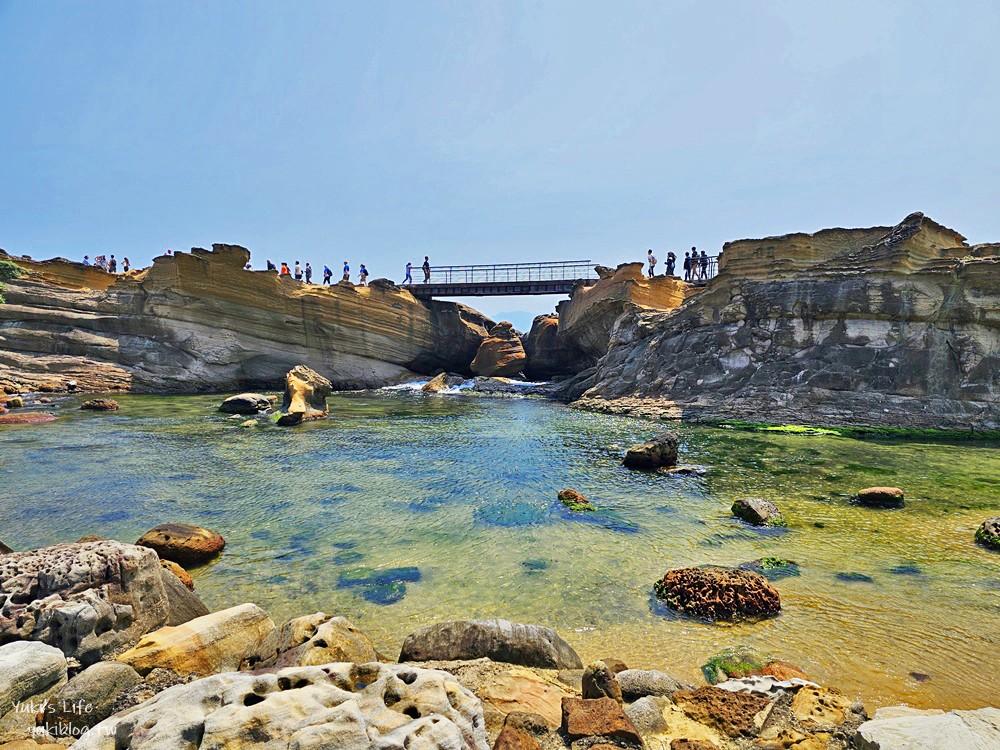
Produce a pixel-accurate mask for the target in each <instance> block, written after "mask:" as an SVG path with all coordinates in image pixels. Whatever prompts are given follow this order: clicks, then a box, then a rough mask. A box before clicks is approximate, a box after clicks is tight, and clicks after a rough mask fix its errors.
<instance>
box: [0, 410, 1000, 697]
mask: <svg viewBox="0 0 1000 750" xmlns="http://www.w3.org/2000/svg"><path fill="white" fill-rule="evenodd" d="M118 400H119V401H120V402H121V404H122V408H121V411H119V412H117V413H110V414H103V413H99V414H95V413H85V412H79V411H77V410H76V408H75V407H76V406H77V405H78V403H79V400H74V399H69V400H66V401H64V402H63V403H61V404H57V409H58V411H59V413H60V420H59V421H57V422H54V423H51V424H46V425H38V426H33V427H21V428H5V429H2V431H0V499H2V501H3V502H2V503H0V538H3V539H4V541H6V542H7V543H8V544H10V545H12V546H14V547H15V548H16V549H29V548H33V547H38V546H43V545H47V544H53V543H56V542H61V541H74V540H76V539H77V538H78V537H79V536H81V535H83V534H86V533H97V534H101V535H106V536H109V537H114V538H117V539H121V540H124V541H133V540H134V539H136V538H137V537H138V536H139V535H140V534H141V533H142V532H143V531H145V530H146V529H148V528H150V527H152V526H154V525H156V524H158V523H162V522H166V521H189V522H193V523H197V524H200V525H204V526H208V527H211V528H214V529H217V530H219V531H220V532H221V533H222V534H223V535H224V536H225V537H226V539H227V541H228V546H227V547H226V551H225V553H224V554H223V555H222V557H221V558H220V559H219V560H218V561H217V562H216V563H215V564H213V565H210V566H208V567H204V568H201V569H196V570H194V571H193V573H194V576H195V579H196V583H197V589H198V591H199V592H200V593H201V595H202V596H203V598H204V599H205V600H206V601H207V603H208V604H209V606H210V607H212V608H222V607H225V606H228V605H232V604H237V603H240V602H244V601H254V602H257V603H259V604H260V605H262V606H264V607H265V608H267V609H268V610H269V611H270V612H271V613H272V616H273V617H274V618H275V619H276V620H279V621H280V620H282V619H284V618H288V617H292V616H295V615H300V614H305V613H309V612H314V611H317V610H323V611H326V612H331V613H337V614H343V615H346V616H347V617H349V618H350V619H351V620H352V621H354V623H355V624H356V625H358V626H359V627H361V628H362V629H363V630H365V631H366V632H367V633H368V634H369V635H371V637H372V638H373V639H374V640H375V642H376V644H377V645H378V646H379V648H380V650H382V651H383V652H384V653H386V654H387V655H389V656H395V655H396V653H398V648H399V645H400V643H401V641H402V639H403V637H404V636H405V635H406V634H407V633H409V632H411V631H412V630H415V629H416V628H418V627H420V626H422V625H426V624H429V623H431V622H434V621H438V620H444V619H453V618H470V617H506V618H509V619H513V620H520V621H526V622H536V623H541V624H545V625H549V626H552V627H554V628H556V629H557V630H558V631H559V632H560V633H561V634H562V635H563V636H564V637H565V638H566V639H567V640H568V641H569V642H570V643H571V644H572V645H573V646H575V647H576V648H577V650H578V651H580V653H581V655H582V656H583V658H584V660H585V661H587V660H589V659H593V658H599V657H604V656H616V657H619V658H622V659H624V660H625V661H626V662H628V663H629V664H630V665H632V666H637V667H644V668H662V669H666V670H668V671H670V672H672V673H674V674H676V675H677V676H679V677H682V678H687V679H689V680H696V679H698V678H699V675H698V666H699V665H700V664H702V663H703V662H704V661H705V660H706V659H707V658H708V657H709V656H711V655H712V654H713V653H715V652H716V651H718V650H720V649H722V648H724V647H726V646H730V645H737V644H750V645H753V646H756V647H758V648H760V649H763V650H766V651H768V652H770V653H772V654H774V655H775V656H776V657H780V658H782V659H785V660H787V661H791V662H794V663H796V664H799V665H801V666H802V667H803V668H804V669H805V670H806V671H807V672H808V673H809V674H810V675H811V676H812V677H813V678H814V679H816V680H818V681H819V682H822V683H826V684H831V685H835V686H838V687H840V688H841V689H843V690H845V691H846V692H848V693H849V694H852V695H857V696H859V697H861V698H863V699H864V700H865V701H866V703H867V704H868V705H869V706H876V705H884V704H889V703H897V702H901V701H902V702H907V703H910V704H912V705H916V706H940V707H944V708H953V707H959V708H969V707H978V706H982V705H985V704H993V705H997V704H998V703H1000V680H997V678H996V675H997V674H998V673H1000V647H998V645H1000V644H998V641H1000V555H998V554H995V553H990V552H988V551H986V550H984V549H982V548H980V547H978V546H976V545H975V544H974V542H973V534H974V531H975V529H976V527H977V526H978V525H979V523H980V522H981V521H982V520H983V519H984V518H985V517H987V516H990V515H997V514H1000V449H998V447H997V446H996V445H987V444H973V443H950V444H949V443H919V442H907V441H904V440H893V441H882V442H872V441H860V440H855V439H850V438H842V437H833V436H816V437H810V436H801V435H783V434H768V433H750V432H739V431H733V430H724V429H713V428H703V427H692V426H685V425H678V426H675V427H672V428H671V429H675V430H676V431H677V432H678V433H679V434H680V435H681V437H682V443H681V452H682V461H683V462H684V463H693V464H701V465H704V466H706V467H708V468H709V474H708V475H707V476H705V477H701V478H679V477H667V476H658V475H648V474H642V473H635V472H630V471H628V470H626V469H624V468H622V467H621V465H620V456H621V453H622V451H623V449H624V448H625V447H626V446H627V445H629V444H631V443H633V442H636V441H640V440H644V439H646V438H648V437H649V436H650V435H651V434H653V433H655V432H656V431H658V430H659V429H662V426H660V425H656V424H652V423H649V422H643V421H639V420H632V419H626V418H621V417H610V416H604V415H595V414H587V413H581V412H578V411H573V410H569V409H565V408H562V407H560V406H557V405H553V404H549V403H544V402H540V401H534V400H498V399H482V398H474V397H471V396H432V397H428V396H421V395H414V394H400V393H397V394H385V393H360V394H344V395H337V396H335V397H333V398H331V399H330V411H331V418H330V419H329V420H327V421H324V422H317V423H312V424H307V425H303V426H301V427H298V428H294V429H281V428H271V427H268V428H258V429H246V428H240V427H238V426H237V425H238V424H239V421H240V420H228V419H226V418H225V417H224V416H223V415H220V414H218V413H217V412H216V411H215V408H216V406H217V405H218V403H219V402H220V401H221V397H218V396H211V397H208V396H205V397H152V396H124V397H119V398H118ZM878 484H890V485H896V486H899V487H902V488H903V489H904V490H905V491H906V495H907V505H906V508H905V509H903V510H898V511H877V510H868V509H863V508H857V507H854V506H852V505H850V504H849V501H848V496H849V494H850V493H851V492H853V491H855V490H856V489H858V488H861V487H866V486H870V485H878ZM565 487H574V488H575V489H577V490H579V491H580V492H582V493H583V494H584V495H586V496H587V497H588V498H590V500H591V501H592V502H593V503H594V504H595V505H597V506H598V508H599V509H600V510H599V512H597V513H587V514H574V513H572V512H571V511H568V510H566V509H565V508H563V507H562V506H561V504H560V503H559V502H558V500H557V499H556V493H557V492H558V490H560V489H563V488H565ZM746 495H760V496H765V497H769V498H771V499H774V500H776V501H777V502H778V503H779V505H780V506H781V508H782V510H783V511H784V513H785V516H786V517H787V519H788V522H789V529H788V530H787V531H774V532H767V533H760V532H758V531H755V530H753V529H750V528H748V527H746V526H743V525H741V524H740V523H738V522H736V521H734V520H733V519H732V518H731V515H730V512H729V507H730V505H731V503H732V501H733V499H734V498H736V497H739V496H746ZM761 556H781V557H785V558H788V559H791V560H794V561H796V562H798V563H799V565H800V567H801V575H799V576H797V577H790V578H785V579H783V580H780V581H777V582H776V586H777V587H778V589H779V590H780V592H781V596H782V602H783V605H784V611H783V613H782V615H781V616H780V617H778V618H776V619H773V620H769V621H765V622H761V623H757V624H753V625H738V626H717V625H716V626H713V625H708V624H704V623H700V622H695V621H691V620H686V619H681V618H677V617H674V616H672V615H670V614H669V613H668V612H665V611H664V610H662V609H661V608H660V607H659V606H658V605H657V604H656V602H655V600H653V599H652V598H651V591H652V584H653V582H654V581H655V580H656V579H657V578H658V577H660V576H661V575H662V574H663V572H664V571H666V570H667V569H669V568H673V567H678V566H684V565H700V564H708V563H710V564H719V565H735V564H738V563H740V562H744V561H747V560H752V559H754V558H757V557H761ZM392 568H408V570H403V571H398V572H397V573H395V574H394V573H386V572H385V571H387V570H388V569H392ZM412 568H416V569H417V570H416V571H414V570H412ZM372 571H375V573H373V572H372ZM844 573H854V574H863V576H867V577H869V578H870V579H871V580H870V581H867V580H857V578H858V576H847V578H854V579H855V580H844V577H843V576H841V577H839V578H838V574H844ZM418 576H419V580H417V581H414V580H413V579H414V578H416V577H418ZM358 578H361V579H365V580H368V581H373V580H378V581H381V584H382V585H370V586H347V585H338V583H341V582H347V583H349V582H352V581H353V580H354V579H358ZM400 596H401V597H402V598H399V597H400ZM393 599H396V601H394V602H393V603H390V604H386V603H384V602H386V601H392V600H393ZM911 673H918V674H919V675H921V676H922V675H927V676H929V678H930V679H923V677H920V678H918V677H914V676H912V675H911Z"/></svg>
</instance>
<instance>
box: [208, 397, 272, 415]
mask: <svg viewBox="0 0 1000 750" xmlns="http://www.w3.org/2000/svg"><path fill="white" fill-rule="evenodd" d="M270 408H271V400H270V399H269V398H268V397H267V396H262V395H261V394H259V393H239V394H237V395H235V396H230V397H229V398H227V399H226V400H225V401H223V402H222V404H220V405H219V411H221V412H222V413H223V414H260V413H261V412H265V411H268V410H269V409H270Z"/></svg>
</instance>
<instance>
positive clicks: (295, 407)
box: [278, 365, 333, 424]
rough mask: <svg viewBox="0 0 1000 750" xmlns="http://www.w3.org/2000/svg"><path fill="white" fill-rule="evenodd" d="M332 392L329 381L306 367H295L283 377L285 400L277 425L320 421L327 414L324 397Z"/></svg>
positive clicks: (331, 385)
mask: <svg viewBox="0 0 1000 750" xmlns="http://www.w3.org/2000/svg"><path fill="white" fill-rule="evenodd" d="M332 392H333V384H332V383H330V381H329V380H327V379H326V378H324V377H323V376H322V375H320V374H319V373H317V372H315V371H313V370H310V369H309V368H308V367H305V366H303V365H296V366H295V367H293V368H292V369H291V370H289V371H288V374H287V375H285V398H284V401H283V402H282V404H281V412H282V416H281V417H280V418H279V419H278V424H297V423H299V422H304V421H305V422H308V421H309V420H312V419H322V418H323V417H325V416H326V415H327V414H329V410H328V409H327V406H326V397H327V396H329V395H330V394H331V393H332Z"/></svg>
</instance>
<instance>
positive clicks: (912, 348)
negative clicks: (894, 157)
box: [560, 213, 1000, 429]
mask: <svg viewBox="0 0 1000 750" xmlns="http://www.w3.org/2000/svg"><path fill="white" fill-rule="evenodd" d="M720 267H721V273H720V274H719V276H717V277H716V278H715V279H713V280H712V281H711V283H710V284H709V286H708V288H707V289H706V290H705V291H704V292H702V293H700V294H698V295H696V296H694V297H693V298H690V299H688V300H687V301H686V303H685V304H684V305H682V306H681V307H680V308H678V309H677V310H674V311H672V312H669V313H650V312H638V313H631V314H626V315H623V316H622V317H620V318H618V319H617V321H616V323H615V328H614V331H613V332H612V336H611V344H610V348H609V350H608V354H607V356H606V357H604V358H603V359H602V360H601V362H600V363H599V366H598V371H597V373H596V375H595V376H594V378H593V380H592V387H591V388H590V389H589V390H588V391H586V393H585V394H584V396H583V398H582V399H580V401H579V402H578V403H579V405H581V406H585V407H589V408H594V409H600V410H606V411H619V412H637V411H639V412H642V411H645V412H648V413H660V414H662V415H664V416H680V417H683V418H686V419H692V420H708V421H711V420H717V419H746V420H753V421H759V420H761V419H765V420H766V421H770V422H784V423H813V424H848V425H883V424H889V425H898V426H904V427H921V428H955V429H969V428H974V429H998V428H1000V344H998V341H1000V245H996V244H994V245H978V246H974V247H970V246H969V245H968V244H967V243H966V242H965V239H964V238H963V237H962V236H961V235H960V234H958V233H957V232H955V231H953V230H951V229H947V228H946V227H943V226H941V225H940V224H937V223H936V222H934V221H932V220H930V219H928V218H926V217H924V216H923V215H922V214H919V213H917V214H912V215H911V216H908V217H907V218H906V219H905V220H904V221H903V222H902V223H900V224H899V225H898V226H896V227H874V228H871V229H853V230H846V229H830V230H824V231H821V232H817V233H816V234H812V235H808V234H792V235H785V236H782V237H770V238H767V239H763V240H741V241H738V242H731V243H728V244H727V245H726V246H725V248H724V252H723V256H722V261H721V263H720ZM595 288H596V287H595ZM560 325H561V326H562V320H560ZM596 340H597V339H596V337H595V339H594V343H596Z"/></svg>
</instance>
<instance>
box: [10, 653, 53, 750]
mask: <svg viewBox="0 0 1000 750" xmlns="http://www.w3.org/2000/svg"><path fill="white" fill-rule="evenodd" d="M65 682H66V657H65V655H64V654H63V652H62V651H60V650H59V649H58V648H54V647H53V646H48V645H46V644H44V643H38V642H35V641H16V642H14V643H8V644H6V645H4V646H0V742H7V741H11V740H19V739H26V738H27V737H29V736H31V732H32V730H33V729H34V726H35V714H36V713H38V712H39V711H41V710H42V709H40V708H35V709H34V710H30V709H28V710H26V709H25V705H26V704H27V705H30V706H39V705H40V704H42V703H43V702H44V701H45V700H46V699H47V698H48V697H50V696H51V695H53V694H54V693H55V692H56V691H57V690H58V689H59V688H60V687H62V685H63V684H64V683H65Z"/></svg>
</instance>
